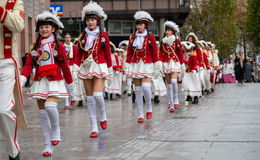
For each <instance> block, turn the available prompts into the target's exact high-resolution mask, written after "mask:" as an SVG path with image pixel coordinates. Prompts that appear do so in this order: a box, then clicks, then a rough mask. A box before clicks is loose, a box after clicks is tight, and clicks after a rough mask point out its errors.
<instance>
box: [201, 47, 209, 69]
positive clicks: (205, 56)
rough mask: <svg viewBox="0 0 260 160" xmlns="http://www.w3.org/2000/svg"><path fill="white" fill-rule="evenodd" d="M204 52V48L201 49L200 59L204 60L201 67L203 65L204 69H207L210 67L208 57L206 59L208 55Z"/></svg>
mask: <svg viewBox="0 0 260 160" xmlns="http://www.w3.org/2000/svg"><path fill="white" fill-rule="evenodd" d="M206 52H207V51H206V50H203V54H202V61H203V62H204V63H203V67H204V68H205V69H207V70H209V69H210V66H209V59H208V58H209V57H208V55H207V53H206Z"/></svg>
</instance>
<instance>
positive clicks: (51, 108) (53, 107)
mask: <svg viewBox="0 0 260 160" xmlns="http://www.w3.org/2000/svg"><path fill="white" fill-rule="evenodd" d="M45 109H46V112H47V113H48V115H49V119H50V124H51V139H52V140H57V141H60V140H61V138H60V121H59V111H58V109H57V103H55V102H45Z"/></svg>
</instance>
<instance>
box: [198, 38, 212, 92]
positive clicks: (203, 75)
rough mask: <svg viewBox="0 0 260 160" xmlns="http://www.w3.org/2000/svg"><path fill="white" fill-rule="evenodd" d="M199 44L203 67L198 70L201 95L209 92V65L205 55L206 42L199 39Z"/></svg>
mask: <svg viewBox="0 0 260 160" xmlns="http://www.w3.org/2000/svg"><path fill="white" fill-rule="evenodd" d="M198 44H199V46H200V50H201V52H202V54H201V55H202V60H201V62H202V65H203V69H201V70H200V71H199V75H200V81H201V87H202V95H204V94H210V88H209V87H210V85H209V83H210V65H209V59H208V55H207V50H206V42H205V41H203V40H201V41H199V42H198Z"/></svg>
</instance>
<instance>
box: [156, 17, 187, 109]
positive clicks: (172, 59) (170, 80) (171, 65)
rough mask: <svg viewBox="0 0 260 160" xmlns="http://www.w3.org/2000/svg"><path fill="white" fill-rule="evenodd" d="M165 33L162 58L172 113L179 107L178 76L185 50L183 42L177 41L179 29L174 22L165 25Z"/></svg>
mask: <svg viewBox="0 0 260 160" xmlns="http://www.w3.org/2000/svg"><path fill="white" fill-rule="evenodd" d="M164 28H165V33H164V38H163V39H162V42H161V47H160V56H161V58H162V62H163V72H164V74H165V79H166V82H167V96H168V101H169V104H170V106H169V108H170V112H174V111H175V109H177V108H178V107H179V97H178V80H177V78H178V75H179V73H180V72H181V65H182V63H183V50H182V45H181V41H180V40H179V39H177V37H176V36H177V34H178V32H179V27H178V25H177V24H175V23H174V22H172V21H166V22H165V23H164Z"/></svg>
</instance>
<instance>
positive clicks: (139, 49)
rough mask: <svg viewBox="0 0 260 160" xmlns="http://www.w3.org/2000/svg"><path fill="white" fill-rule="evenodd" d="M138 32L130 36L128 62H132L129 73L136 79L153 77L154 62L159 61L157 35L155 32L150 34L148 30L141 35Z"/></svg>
mask: <svg viewBox="0 0 260 160" xmlns="http://www.w3.org/2000/svg"><path fill="white" fill-rule="evenodd" d="M136 34H137V35H138V34H139V33H136ZM136 34H132V35H131V36H130V40H129V45H128V50H127V59H126V63H129V64H130V66H129V75H130V76H131V77H132V78H136V79H142V78H144V77H149V78H152V77H154V76H155V75H154V70H155V67H156V66H154V63H156V62H157V61H159V54H158V48H157V45H156V40H155V37H154V35H153V34H148V33H147V31H146V30H145V32H144V33H142V34H141V35H140V36H137V35H136ZM136 37H138V39H136Z"/></svg>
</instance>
